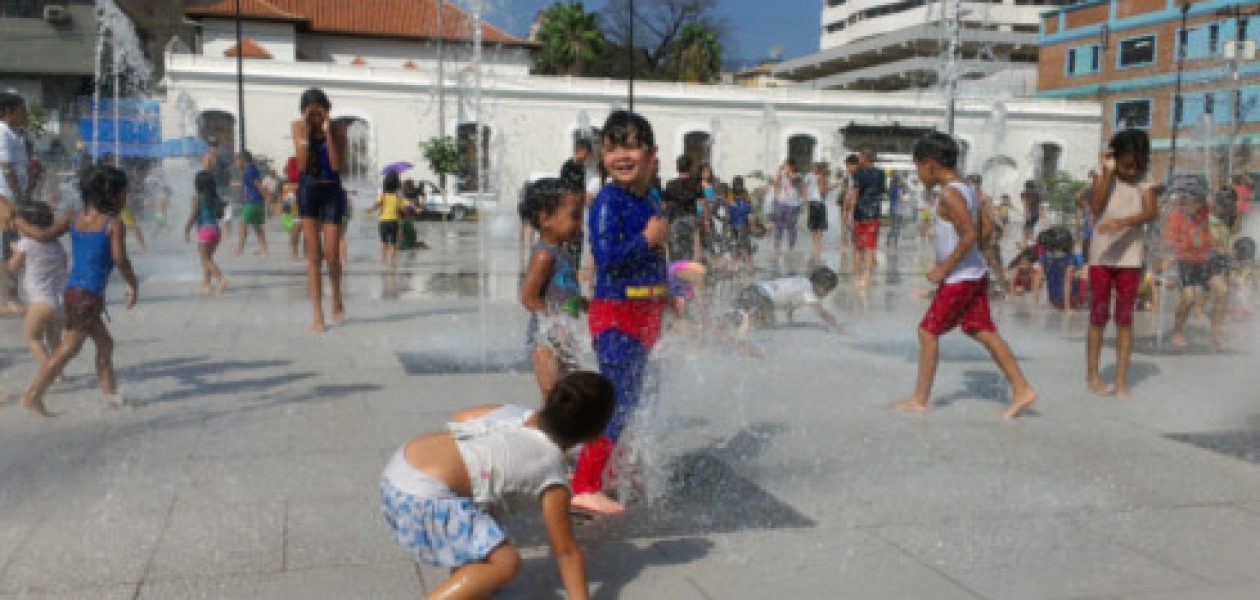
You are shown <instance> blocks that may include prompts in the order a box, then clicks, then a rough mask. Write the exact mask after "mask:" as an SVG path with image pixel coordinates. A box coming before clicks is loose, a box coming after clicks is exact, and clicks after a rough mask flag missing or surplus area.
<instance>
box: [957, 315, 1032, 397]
mask: <svg viewBox="0 0 1260 600" xmlns="http://www.w3.org/2000/svg"><path fill="white" fill-rule="evenodd" d="M970 335H971V337H973V338H975V339H976V341H978V342H980V343H981V344H983V345H984V349H985V350H988V351H989V356H991V357H993V362H995V363H997V366H998V368H1000V369H1002V373H1003V374H1004V375H1006V380H1007V381H1009V382H1010V384H1011V403H1010V404H1009V405H1008V406H1007V407H1006V410H1005V411H1004V412H1003V413H1002V416H1003V417H1005V418H1007V419H1013V418H1015V417H1018V416H1019V414H1020V413H1022V412H1024V409H1025V408H1028V405H1030V404H1032V403H1033V402H1034V401H1036V400H1037V390H1034V389H1033V387H1032V384H1030V383H1028V379H1027V378H1026V377H1024V372H1023V371H1022V370H1021V369H1020V368H1019V362H1018V361H1016V360H1015V353H1013V352H1011V348H1010V346H1007V345H1006V340H1004V339H1002V336H1000V335H998V334H997V332H996V331H977V332H974V333H972V334H970Z"/></svg>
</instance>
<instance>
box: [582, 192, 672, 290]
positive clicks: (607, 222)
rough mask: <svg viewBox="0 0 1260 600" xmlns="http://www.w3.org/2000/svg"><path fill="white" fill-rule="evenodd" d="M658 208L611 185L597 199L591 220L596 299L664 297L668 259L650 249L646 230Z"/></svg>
mask: <svg viewBox="0 0 1260 600" xmlns="http://www.w3.org/2000/svg"><path fill="white" fill-rule="evenodd" d="M658 214H659V210H658V208H657V206H656V205H655V204H654V203H653V202H652V201H651V200H649V199H647V198H640V197H638V196H636V195H634V194H633V193H631V192H630V191H629V190H627V189H625V188H623V187H621V186H619V185H617V184H615V183H609V184H608V185H605V186H604V189H602V190H600V191H599V195H597V196H595V201H594V203H592V204H591V210H590V215H589V217H588V223H587V225H588V230H589V231H590V232H591V254H592V255H593V256H594V257H595V298H596V299H606V300H636V299H645V298H652V297H659V296H663V295H664V294H663V293H661V294H658V293H657V292H658V291H659V290H660V289H661V287H662V286H665V285H666V279H667V278H666V266H665V255H664V254H662V253H660V252H657V251H655V250H653V249H652V248H651V247H649V246H648V244H647V240H646V239H645V238H644V237H643V228H644V227H646V226H647V222H648V219H651V218H652V217H655V216H657V215H658Z"/></svg>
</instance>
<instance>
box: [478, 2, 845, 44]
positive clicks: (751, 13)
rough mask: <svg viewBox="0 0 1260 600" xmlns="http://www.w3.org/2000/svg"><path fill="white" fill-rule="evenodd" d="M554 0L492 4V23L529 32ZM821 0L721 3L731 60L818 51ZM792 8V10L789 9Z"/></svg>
mask: <svg viewBox="0 0 1260 600" xmlns="http://www.w3.org/2000/svg"><path fill="white" fill-rule="evenodd" d="M553 2H555V0H490V4H491V6H493V12H492V13H491V14H490V15H488V18H489V20H490V21H491V22H493V23H495V24H496V25H499V26H501V27H503V28H504V29H507V30H508V31H511V32H512V33H514V34H517V35H524V34H526V33H527V32H528V31H529V24H530V22H531V21H532V20H533V19H534V15H536V14H538V11H539V10H540V9H542V8H543V7H545V6H547V5H549V4H552V3H553ZM585 4H586V7H587V9H588V10H597V9H600V8H602V7H603V5H604V0H586V2H585ZM821 5H822V3H821V1H820V0H720V1H719V2H718V6H719V10H720V11H721V13H722V15H723V16H725V17H726V19H727V20H728V21H729V23H730V28H731V31H730V35H729V38H728V43H733V45H734V46H735V48H734V49H733V51H728V52H727V54H728V55H730V56H735V57H739V58H741V59H759V58H764V57H766V56H768V55H769V54H770V48H771V47H772V46H774V45H775V44H781V45H782V46H783V56H784V57H793V56H800V55H802V54H808V53H810V52H814V51H816V50H818V35H819V14H820V11H821ZM788 7H792V8H788Z"/></svg>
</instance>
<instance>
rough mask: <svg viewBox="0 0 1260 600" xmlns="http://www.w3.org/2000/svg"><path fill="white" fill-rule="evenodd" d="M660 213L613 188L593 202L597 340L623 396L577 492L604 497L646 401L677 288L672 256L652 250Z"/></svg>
mask: <svg viewBox="0 0 1260 600" xmlns="http://www.w3.org/2000/svg"><path fill="white" fill-rule="evenodd" d="M659 214H660V208H659V207H658V205H657V204H656V203H654V202H652V201H651V200H649V199H646V198H640V197H638V196H636V195H634V194H633V193H631V192H630V191H629V190H626V189H625V188H623V187H621V186H619V185H617V184H615V183H610V184H608V185H606V186H604V189H602V190H600V192H599V195H597V196H596V197H595V201H594V202H593V203H592V204H591V210H590V215H589V217H588V223H587V225H588V227H587V230H588V231H590V232H591V255H592V256H593V257H594V259H595V294H594V298H593V299H592V300H591V305H590V328H591V338H592V339H593V340H594V345H595V356H596V358H597V359H598V361H599V371H600V373H602V374H603V375H604V376H605V377H607V378H608V379H609V380H610V381H612V384H613V388H614V390H615V391H616V393H617V409H616V411H615V412H614V413H613V416H612V419H610V420H609V421H608V426H607V427H606V428H605V429H604V435H602V436H600V438H599V439H598V440H596V441H595V442H593V443H590V444H587V445H586V447H584V448H583V449H582V455H581V456H580V457H579V458H578V463H577V467H576V469H575V471H574V473H573V493H575V494H583V493H591V492H598V491H600V489H601V488H602V487H603V481H602V480H603V473H604V467H605V466H606V465H607V464H608V459H609V457H610V456H611V455H612V450H613V446H614V445H615V444H616V443H617V439H618V438H619V437H620V436H621V432H622V430H623V429H624V428H625V426H626V423H627V422H628V420H629V418H630V415H631V414H633V412H634V409H635V407H636V406H637V405H638V403H639V394H640V392H641V388H642V386H643V374H644V371H645V370H646V367H647V359H648V354H649V353H650V352H651V351H652V346H654V345H655V344H656V339H657V337H658V336H659V335H660V331H661V316H662V315H663V314H664V312H665V307H666V303H667V296H668V293H669V287H668V283H667V277H666V268H665V256H664V255H663V254H662V253H660V252H657V251H656V250H653V249H652V248H651V247H650V246H648V243H647V240H646V239H645V238H644V237H643V228H644V227H646V226H647V223H648V220H649V219H651V218H652V217H655V216H658V215H659Z"/></svg>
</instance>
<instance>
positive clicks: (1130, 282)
mask: <svg viewBox="0 0 1260 600" xmlns="http://www.w3.org/2000/svg"><path fill="white" fill-rule="evenodd" d="M1141 279H1142V269H1139V268H1125V267H1100V266H1098V265H1092V266H1090V267H1089V289H1090V291H1091V292H1093V301H1092V302H1091V304H1090V307H1089V324H1090V325H1093V326H1095V327H1102V326H1104V325H1106V324H1107V320H1108V318H1110V316H1111V314H1110V313H1111V290H1112V288H1114V289H1115V290H1116V312H1115V315H1116V325H1118V326H1121V327H1125V326H1128V325H1132V324H1133V305H1134V303H1135V302H1136V301H1137V290H1138V283H1140V281H1141Z"/></svg>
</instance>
